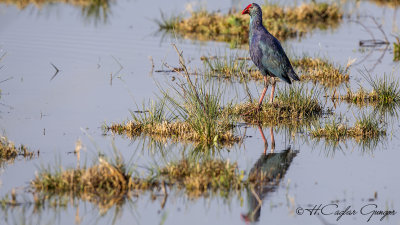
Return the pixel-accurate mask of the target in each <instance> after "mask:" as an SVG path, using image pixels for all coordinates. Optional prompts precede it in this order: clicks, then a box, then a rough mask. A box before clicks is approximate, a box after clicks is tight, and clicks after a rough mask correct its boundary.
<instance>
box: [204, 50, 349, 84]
mask: <svg viewBox="0 0 400 225" xmlns="http://www.w3.org/2000/svg"><path fill="white" fill-rule="evenodd" d="M201 59H202V61H203V62H204V66H205V75H206V76H217V77H222V78H224V79H231V80H239V81H243V79H250V80H262V79H263V76H262V74H261V73H260V72H259V71H258V69H256V68H255V67H254V66H250V65H252V63H249V62H248V61H247V60H250V58H246V57H239V56H238V55H229V56H226V55H225V56H222V57H220V56H216V57H202V58H201ZM290 61H291V62H292V65H293V67H294V68H295V69H298V70H300V74H301V76H300V78H301V80H311V81H313V82H318V83H320V84H322V85H324V86H328V87H332V86H339V85H341V84H343V83H344V82H348V81H349V74H348V71H347V69H344V68H343V67H340V66H336V65H334V64H333V63H331V62H329V61H328V60H326V59H322V58H312V57H308V56H303V57H297V58H293V59H291V60H290Z"/></svg>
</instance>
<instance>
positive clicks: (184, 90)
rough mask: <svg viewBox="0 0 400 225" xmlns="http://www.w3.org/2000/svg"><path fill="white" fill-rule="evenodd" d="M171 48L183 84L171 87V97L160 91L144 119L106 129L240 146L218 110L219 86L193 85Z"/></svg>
mask: <svg viewBox="0 0 400 225" xmlns="http://www.w3.org/2000/svg"><path fill="white" fill-rule="evenodd" d="M174 47H175V50H176V51H177V52H178V55H179V62H180V68H182V72H180V71H178V73H179V74H180V75H182V76H183V77H184V78H185V79H186V80H185V81H183V80H180V79H178V82H177V84H176V85H175V86H173V85H171V86H170V87H171V89H172V91H173V94H170V93H169V92H168V91H166V90H164V89H163V88H162V87H160V90H161V93H162V96H163V97H162V98H160V102H159V103H155V104H154V105H153V106H150V108H148V109H147V110H145V112H146V113H147V115H146V114H144V115H143V116H135V115H133V119H132V120H131V121H128V122H127V123H125V124H113V125H111V126H109V127H107V129H109V130H112V131H116V132H119V133H121V132H127V133H128V135H131V136H138V135H141V134H146V135H150V136H156V137H157V136H158V137H161V138H162V137H167V138H172V139H174V140H180V141H192V142H196V143H202V144H206V145H216V146H218V145H230V144H233V143H236V142H239V141H240V138H239V137H237V136H236V135H234V132H233V131H234V130H233V128H234V126H233V120H232V117H231V116H230V115H228V114H225V113H223V111H222V110H221V109H222V107H223V104H222V90H221V85H220V84H216V83H213V81H210V82H209V81H207V80H200V79H196V82H194V83H193V82H192V80H191V79H190V77H189V76H190V73H189V71H188V69H187V67H186V64H185V61H184V59H183V56H182V53H181V52H180V51H179V50H178V49H177V48H176V46H174ZM167 66H168V65H167Z"/></svg>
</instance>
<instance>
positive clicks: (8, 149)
mask: <svg viewBox="0 0 400 225" xmlns="http://www.w3.org/2000/svg"><path fill="white" fill-rule="evenodd" d="M18 156H22V157H24V158H32V157H34V156H35V153H34V152H31V151H29V150H28V149H27V148H26V147H25V146H23V145H21V146H19V147H15V144H14V143H13V142H11V141H9V140H8V139H7V137H4V136H0V165H1V163H2V162H13V161H14V159H15V158H17V157H18Z"/></svg>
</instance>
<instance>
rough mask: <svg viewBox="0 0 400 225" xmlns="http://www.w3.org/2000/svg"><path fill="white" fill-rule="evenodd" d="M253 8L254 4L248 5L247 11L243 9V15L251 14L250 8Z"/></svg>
mask: <svg viewBox="0 0 400 225" xmlns="http://www.w3.org/2000/svg"><path fill="white" fill-rule="evenodd" d="M251 6H252V4H250V5H248V6H247V7H246V8H245V9H243V11H242V15H243V14H249V13H250V11H249V8H250V7H251Z"/></svg>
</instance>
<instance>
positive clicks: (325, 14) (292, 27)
mask: <svg viewBox="0 0 400 225" xmlns="http://www.w3.org/2000/svg"><path fill="white" fill-rule="evenodd" d="M262 11H263V19H264V21H263V23H264V25H265V27H266V28H267V29H268V30H269V32H270V33H271V34H273V35H274V36H275V37H277V38H278V39H281V40H283V39H287V38H290V37H295V36H298V35H302V34H304V33H306V32H307V31H309V30H311V29H314V28H316V27H318V28H327V27H334V26H337V24H338V23H339V22H340V21H341V18H342V15H343V13H342V11H341V10H340V8H339V7H338V6H337V5H336V4H329V3H315V2H311V3H302V4H301V5H300V6H295V7H287V8H283V7H281V6H278V5H273V4H267V5H264V6H262ZM249 20H250V19H249V17H248V16H244V15H241V14H240V13H229V14H226V15H223V14H220V13H210V12H207V11H205V10H200V11H196V12H193V13H192V14H191V16H190V17H189V18H186V19H184V18H181V17H171V18H169V19H165V17H164V19H162V20H161V21H159V22H158V25H159V27H160V29H164V30H174V31H176V32H177V33H179V34H181V35H183V36H184V37H189V38H195V39H199V40H210V39H211V40H219V41H226V42H231V43H237V44H244V43H247V41H248V35H249V33H248V32H249V31H248V27H249Z"/></svg>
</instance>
